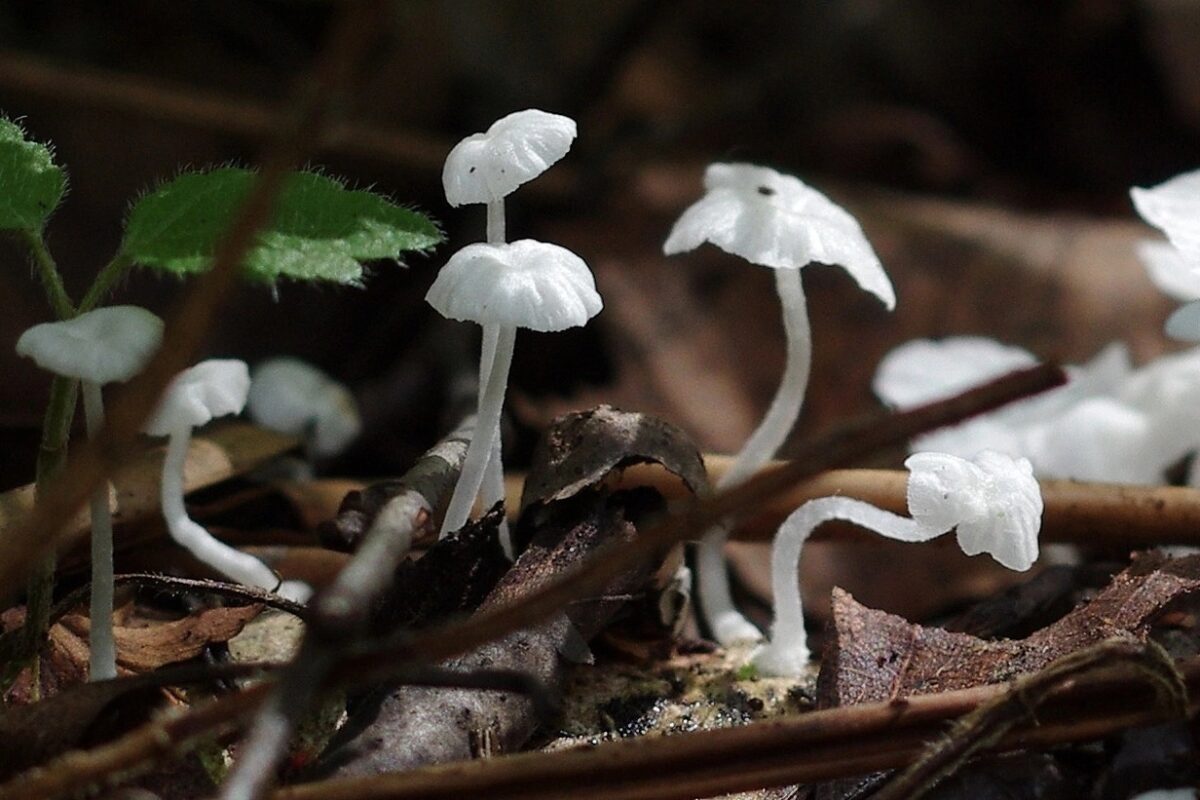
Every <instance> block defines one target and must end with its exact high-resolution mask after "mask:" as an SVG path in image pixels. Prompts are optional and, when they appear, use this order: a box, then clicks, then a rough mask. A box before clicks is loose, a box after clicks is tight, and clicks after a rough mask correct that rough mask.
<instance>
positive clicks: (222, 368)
mask: <svg viewBox="0 0 1200 800" xmlns="http://www.w3.org/2000/svg"><path fill="white" fill-rule="evenodd" d="M249 392H250V370H249V369H248V368H247V367H246V362H245V361H239V360H238V359H235V358H212V359H209V360H208V361H201V362H200V363H199V364H196V365H195V366H193V367H189V368H188V369H185V370H184V371H183V372H181V373H179V374H178V375H176V376H175V379H174V380H172V381H171V384H170V385H169V386H168V387H167V390H166V392H164V393H163V397H162V400H161V401H159V405H158V410H157V411H155V412H154V416H152V417H151V418H150V421H149V422H147V423H146V425H145V427H144V428H143V430H144V431H145V432H146V433H148V434H150V435H151V436H166V435H167V434H169V433H171V432H172V431H175V430H178V429H179V428H182V427H185V426H186V427H190V428H194V427H196V426H198V425H203V424H204V423H206V422H208V421H209V420H210V419H213V418H214V417H223V416H225V415H226V414H237V413H238V412H240V411H241V410H242V408H243V407H245V405H246V396H247V395H248V394H249Z"/></svg>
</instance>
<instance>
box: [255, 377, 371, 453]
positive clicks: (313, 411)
mask: <svg viewBox="0 0 1200 800" xmlns="http://www.w3.org/2000/svg"><path fill="white" fill-rule="evenodd" d="M246 410H247V412H248V413H249V414H250V419H252V420H254V422H255V423H257V424H259V425H261V426H263V427H264V428H269V429H270V430H274V431H279V432H280V433H286V434H288V435H290V436H302V437H304V439H305V440H306V441H307V442H308V448H309V451H310V452H311V454H312V455H314V456H317V457H320V458H329V457H331V456H336V455H337V454H339V453H341V452H342V451H344V450H345V449H346V448H347V447H349V446H350V444H351V443H352V442H353V441H354V440H355V439H356V438H358V434H359V433H360V432H361V431H362V418H361V417H360V416H359V414H358V404H357V403H356V402H355V401H354V395H352V394H351V393H350V390H349V389H347V388H346V387H345V386H344V385H342V384H341V383H338V382H337V381H335V380H334V379H333V378H331V377H329V376H328V375H326V374H325V373H324V372H322V371H321V370H319V369H317V368H316V367H314V366H313V365H311V364H308V363H306V362H304V361H301V360H300V359H298V358H272V359H268V360H267V361H263V362H261V363H259V364H256V365H255V367H254V370H253V372H252V374H251V380H250V396H249V399H248V400H247V402H246Z"/></svg>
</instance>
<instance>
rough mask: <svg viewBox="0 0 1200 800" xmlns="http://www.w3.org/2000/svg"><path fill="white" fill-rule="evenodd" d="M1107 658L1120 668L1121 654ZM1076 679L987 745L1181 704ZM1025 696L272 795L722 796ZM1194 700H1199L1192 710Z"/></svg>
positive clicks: (825, 767)
mask: <svg viewBox="0 0 1200 800" xmlns="http://www.w3.org/2000/svg"><path fill="white" fill-rule="evenodd" d="M1110 655H1111V653H1110ZM1109 664H1110V665H1111V666H1114V667H1115V666H1117V665H1113V664H1112V663H1111V660H1110V662H1109ZM1090 666H1096V665H1095V664H1089V667H1090ZM1178 667H1179V668H1180V673H1181V674H1182V675H1183V677H1184V678H1185V679H1186V683H1187V687H1188V688H1189V689H1190V690H1191V691H1192V693H1193V696H1194V693H1195V691H1196V690H1197V689H1198V688H1200V659H1192V660H1191V661H1188V662H1186V663H1181V664H1179V665H1178ZM1075 676H1076V677H1075V678H1074V679H1072V680H1055V681H1054V685H1053V686H1052V687H1051V688H1049V689H1047V690H1046V691H1045V693H1044V694H1045V702H1043V704H1042V705H1041V707H1040V709H1039V710H1038V716H1037V722H1038V724H1036V725H1030V724H1028V718H1027V717H1026V718H1025V721H1024V722H1022V723H1021V724H1020V725H1019V726H1016V727H1014V728H1013V729H1012V732H1011V733H1010V734H1008V735H1006V736H1004V737H1002V738H1000V739H998V740H997V741H995V742H992V743H989V744H988V746H987V747H986V748H985V749H986V750H987V751H989V752H994V751H1003V750H1006V749H1012V748H1014V747H1034V746H1045V745H1050V744H1062V743H1067V742H1080V741H1090V740H1093V739H1096V738H1100V737H1103V736H1106V735H1109V734H1111V733H1113V732H1115V731H1118V730H1123V729H1125V728H1128V727H1133V726H1138V725H1147V724H1152V723H1155V722H1161V721H1163V720H1166V719H1170V718H1173V717H1175V716H1177V715H1178V713H1179V709H1178V708H1173V707H1170V706H1169V704H1166V705H1164V704H1162V703H1161V702H1159V700H1158V699H1157V698H1158V693H1157V691H1156V687H1151V686H1148V685H1147V682H1146V679H1145V676H1144V675H1143V674H1141V670H1135V671H1132V672H1131V671H1130V670H1128V669H1126V670H1124V671H1117V672H1116V674H1114V673H1112V672H1106V673H1105V674H1103V675H1095V676H1082V677H1081V676H1079V674H1078V672H1076V673H1075ZM1057 677H1063V676H1062V675H1061V674H1058V675H1057ZM1017 697H1019V687H1009V686H1004V685H992V686H983V687H977V688H974V689H965V690H961V691H954V692H944V693H942V694H935V695H922V696H916V697H909V698H905V699H902V700H897V701H892V702H883V703H869V704H862V705H853V706H844V707H841V708H834V709H829V710H826V711H814V712H810V713H808V714H803V715H800V716H796V717H786V718H782V719H775V720H767V721H763V722H754V723H750V724H748V725H744V726H740V727H735V728H726V729H721V730H711V731H701V732H697V733H687V734H679V735H676V736H663V737H642V738H634V739H624V740H619V741H615V742H609V743H605V744H602V745H599V746H596V747H592V748H579V749H572V750H565V751H560V752H556V753H524V754H518V755H513V756H505V757H502V758H494V759H485V760H480V761H473V762H465V763H456V764H446V765H440V766H435V767H425V768H421V769H416V770H411V771H408V772H405V773H399V774H389V775H380V776H375V777H371V778H354V779H343V780H337V781H322V782H318V783H310V784H306V785H302V786H295V787H290V788H287V789H282V790H280V791H278V792H276V793H275V794H274V795H272V800H317V799H318V798H320V799H321V800H402V799H403V798H418V797H420V798H438V797H444V798H454V797H487V798H489V799H490V800H500V799H501V798H523V800H539V799H544V800H550V799H551V798H560V797H568V796H569V797H572V798H581V800H627V799H628V798H640V799H641V800H646V799H647V798H660V799H662V800H669V799H670V798H680V800H684V799H685V798H686V799H688V800H690V798H694V797H713V796H717V795H724V794H728V793H733V792H742V791H751V790H754V789H761V788H765V787H771V786H789V785H795V784H800V783H812V782H816V781H821V780H830V779H833V778H844V777H851V776H853V775H860V774H863V773H866V772H871V771H874V770H879V769H887V768H894V767H899V766H904V765H906V764H909V763H912V761H913V759H914V758H916V757H917V756H918V755H919V754H920V753H921V752H922V750H923V749H924V748H925V746H926V743H927V742H928V741H929V740H930V739H933V738H936V737H938V736H939V735H940V734H941V733H942V732H943V731H944V730H945V726H946V723H947V722H950V721H952V720H954V719H957V718H960V717H963V716H964V715H967V714H970V713H972V712H974V711H976V710H978V709H980V708H983V707H985V704H989V703H991V704H996V703H1005V704H1007V703H1011V702H1018V701H1016V700H1013V699H1012V698H1017ZM987 707H995V706H994V705H993V706H987ZM1005 707H1006V708H1007V707H1009V706H1008V705H1005ZM1195 708H1196V703H1195V701H1193V703H1192V705H1191V709H1192V711H1194V710H1195Z"/></svg>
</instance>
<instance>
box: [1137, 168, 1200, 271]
mask: <svg viewBox="0 0 1200 800" xmlns="http://www.w3.org/2000/svg"><path fill="white" fill-rule="evenodd" d="M1129 195H1130V197H1132V198H1133V205H1134V208H1136V209H1137V212H1138V213H1139V214H1141V216H1142V219H1144V220H1146V222H1149V223H1150V224H1151V225H1153V226H1154V227H1156V228H1158V229H1159V230H1161V231H1162V232H1163V233H1165V234H1166V235H1167V238H1168V239H1170V240H1171V244H1173V245H1175V246H1176V247H1177V248H1179V251H1180V252H1181V253H1182V254H1183V256H1184V258H1186V259H1187V260H1188V261H1189V262H1190V263H1191V264H1192V265H1194V266H1197V267H1200V170H1195V171H1193V172H1185V173H1183V174H1182V175H1176V176H1175V177H1174V178H1171V179H1170V180H1168V181H1164V182H1163V183H1160V184H1158V185H1157V186H1153V187H1151V188H1149V189H1142V188H1139V187H1137V186H1135V187H1133V188H1132V189H1130V190H1129Z"/></svg>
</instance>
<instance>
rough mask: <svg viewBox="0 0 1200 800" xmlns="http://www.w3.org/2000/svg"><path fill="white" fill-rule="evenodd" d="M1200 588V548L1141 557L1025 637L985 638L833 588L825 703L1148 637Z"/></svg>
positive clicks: (949, 681) (821, 684)
mask: <svg viewBox="0 0 1200 800" xmlns="http://www.w3.org/2000/svg"><path fill="white" fill-rule="evenodd" d="M1197 589H1200V556H1189V557H1187V558H1179V559H1170V558H1168V557H1166V556H1164V555H1162V554H1159V553H1151V554H1147V555H1141V556H1139V557H1136V558H1135V559H1134V561H1133V563H1132V564H1131V565H1130V567H1129V568H1128V569H1126V570H1125V571H1124V572H1122V573H1120V574H1119V575H1117V576H1116V577H1114V578H1113V580H1112V582H1111V583H1110V584H1109V585H1108V587H1107V588H1105V589H1104V590H1103V591H1101V592H1100V593H1099V594H1098V595H1096V597H1095V598H1094V599H1092V600H1091V601H1090V602H1089V603H1087V604H1085V605H1082V606H1080V607H1079V608H1076V609H1075V610H1074V611H1072V612H1071V613H1069V614H1067V615H1066V616H1065V617H1063V618H1062V619H1060V620H1059V621H1057V622H1055V623H1052V624H1051V625H1048V626H1047V627H1045V628H1042V629H1041V630H1039V631H1037V632H1036V633H1034V634H1032V635H1030V636H1029V637H1027V638H1025V639H1020V640H1008V639H1004V640H997V641H984V640H982V639H978V638H976V637H974V636H970V635H967V634H963V633H953V632H950V631H945V630H942V629H940V628H926V627H923V626H920V625H915V624H913V623H911V622H909V621H907V620H905V619H902V618H900V617H897V616H894V615H892V614H888V613H886V612H884V611H876V610H873V609H869V608H866V607H864V606H861V605H859V604H858V603H857V602H855V600H854V598H853V597H851V596H850V595H849V594H848V593H846V592H843V591H841V590H840V589H835V590H834V600H833V608H834V612H833V635H832V636H831V637H830V639H829V643H828V644H827V646H826V652H825V654H824V657H823V659H822V662H821V673H820V676H819V677H818V680H817V705H818V707H820V708H831V707H834V706H842V705H851V704H855V703H870V702H876V701H883V700H890V699H894V698H896V697H904V696H908V695H914V694H929V693H936V692H945V691H950V690H953V689H965V688H968V687H972V686H980V685H983V684H989V683H1000V682H1003V681H1006V680H1010V679H1012V678H1014V677H1016V676H1018V675H1023V674H1026V673H1029V672H1034V671H1036V670H1039V669H1041V668H1043V667H1045V666H1046V665H1047V664H1049V663H1050V662H1052V661H1054V660H1055V659H1057V658H1060V657H1062V656H1064V655H1067V654H1068V653H1072V652H1075V651H1076V650H1079V649H1081V648H1084V647H1087V646H1089V645H1093V644H1096V643H1098V642H1101V641H1104V640H1105V639H1110V638H1113V637H1120V636H1142V635H1144V634H1145V633H1146V631H1147V630H1148V629H1149V627H1150V625H1151V623H1152V622H1153V621H1154V619H1155V618H1156V617H1157V616H1158V615H1159V614H1160V613H1161V612H1162V611H1163V610H1164V609H1165V608H1166V607H1167V606H1169V605H1170V604H1171V603H1173V602H1174V601H1176V600H1178V599H1180V598H1182V597H1184V596H1185V595H1187V594H1188V593H1190V592H1194V591H1196V590H1197Z"/></svg>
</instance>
